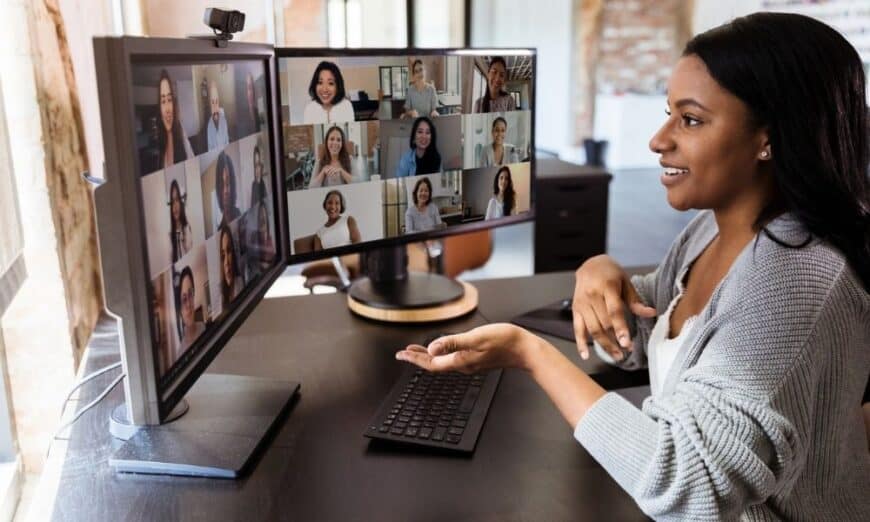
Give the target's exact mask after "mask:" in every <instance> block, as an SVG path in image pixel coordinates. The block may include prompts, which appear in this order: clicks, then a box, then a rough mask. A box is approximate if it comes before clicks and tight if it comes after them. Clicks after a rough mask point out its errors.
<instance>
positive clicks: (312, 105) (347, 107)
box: [302, 98, 353, 123]
mask: <svg viewBox="0 0 870 522" xmlns="http://www.w3.org/2000/svg"><path fill="white" fill-rule="evenodd" d="M345 121H353V105H352V104H351V103H350V100H348V99H347V98H345V99H343V100H341V101H340V102H338V104H336V105H334V106H333V107H332V109H330V110H329V112H327V111H326V109H324V108H323V105H320V104H319V103H317V102H316V101H314V100H311V101H309V102H308V103H307V104H305V112H303V113H302V123H338V122H345Z"/></svg>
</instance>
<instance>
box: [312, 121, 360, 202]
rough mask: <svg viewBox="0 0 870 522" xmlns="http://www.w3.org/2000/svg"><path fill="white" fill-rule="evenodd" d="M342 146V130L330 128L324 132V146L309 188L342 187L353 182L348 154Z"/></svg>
mask: <svg viewBox="0 0 870 522" xmlns="http://www.w3.org/2000/svg"><path fill="white" fill-rule="evenodd" d="M344 144H345V141H344V131H343V130H341V129H340V128H338V127H332V128H331V129H329V130H328V131H326V146H325V147H323V149H322V152H321V154H320V157H319V158H317V163H315V165H314V172H315V174H314V176H312V177H311V183H309V184H308V187H309V188H315V187H331V186H334V185H344V184H346V183H350V182H351V181H352V180H353V176H351V174H350V154H348V153H347V148H346V147H345V145H344Z"/></svg>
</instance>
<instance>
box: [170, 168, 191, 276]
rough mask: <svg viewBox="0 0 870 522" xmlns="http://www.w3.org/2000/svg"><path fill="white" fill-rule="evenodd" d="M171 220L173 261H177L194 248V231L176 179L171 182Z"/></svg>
mask: <svg viewBox="0 0 870 522" xmlns="http://www.w3.org/2000/svg"><path fill="white" fill-rule="evenodd" d="M169 222H170V223H171V224H172V231H171V232H170V233H169V240H170V241H171V242H172V262H173V263H175V262H176V261H178V260H179V259H181V258H182V257H183V256H184V254H186V253H188V252H190V249H191V248H193V232H192V231H191V230H190V223H189V222H188V221H187V211H186V210H185V205H184V198H183V197H181V189H180V188H178V181H176V180H172V183H170V184H169Z"/></svg>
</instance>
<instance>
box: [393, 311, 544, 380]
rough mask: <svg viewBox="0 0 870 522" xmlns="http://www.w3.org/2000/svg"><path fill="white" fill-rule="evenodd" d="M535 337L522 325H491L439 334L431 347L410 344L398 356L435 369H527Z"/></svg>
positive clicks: (467, 370) (436, 370) (463, 371)
mask: <svg viewBox="0 0 870 522" xmlns="http://www.w3.org/2000/svg"><path fill="white" fill-rule="evenodd" d="M533 338H534V336H533V335H532V334H531V333H529V332H527V331H526V330H523V329H522V328H520V327H519V326H515V325H512V324H508V323H497V324H489V325H486V326H481V327H478V328H475V329H473V330H469V331H468V332H465V333H460V334H454V335H446V336H444V337H439V338H438V339H435V340H434V341H432V342H431V343H430V344H429V346H428V347H424V346H421V345H419V344H412V345H409V346H408V347H406V348H405V349H404V350H402V351H400V352H397V353H396V359H398V360H400V361H407V362H410V363H412V364H416V365H417V366H419V367H421V368H424V369H426V370H429V371H433V372H445V371H457V372H461V373H476V372H479V371H482V370H488V369H490V368H520V369H524V370H527V369H528V352H529V349H530V348H531V347H532V346H533V345H534V343H533V342H530V341H532V340H533Z"/></svg>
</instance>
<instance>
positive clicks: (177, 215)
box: [169, 185, 181, 225]
mask: <svg viewBox="0 0 870 522" xmlns="http://www.w3.org/2000/svg"><path fill="white" fill-rule="evenodd" d="M169 205H170V208H171V209H172V224H173V225H174V224H176V223H178V221H179V220H180V219H181V194H180V193H179V192H178V189H177V188H176V186H175V185H172V188H171V189H170V196H169Z"/></svg>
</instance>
